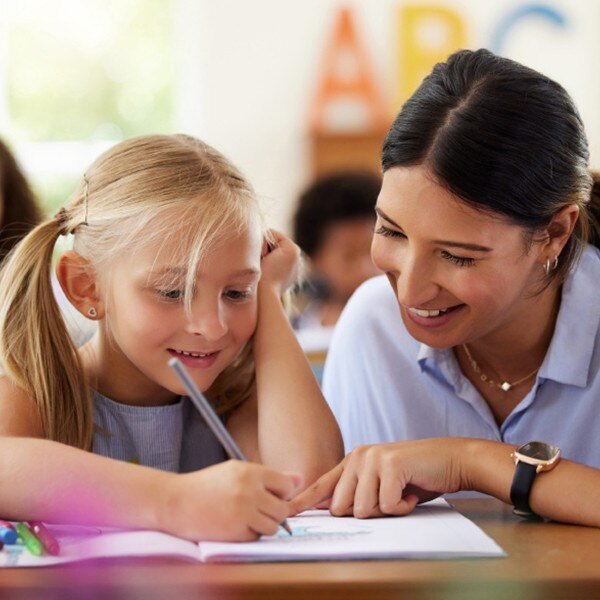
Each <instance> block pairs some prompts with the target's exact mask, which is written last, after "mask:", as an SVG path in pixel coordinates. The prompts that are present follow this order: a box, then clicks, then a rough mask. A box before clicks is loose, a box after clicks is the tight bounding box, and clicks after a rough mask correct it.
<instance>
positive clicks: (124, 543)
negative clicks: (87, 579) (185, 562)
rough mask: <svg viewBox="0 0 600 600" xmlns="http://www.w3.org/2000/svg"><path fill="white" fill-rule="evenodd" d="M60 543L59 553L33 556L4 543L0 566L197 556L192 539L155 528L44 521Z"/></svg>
mask: <svg viewBox="0 0 600 600" xmlns="http://www.w3.org/2000/svg"><path fill="white" fill-rule="evenodd" d="M46 527H47V528H48V531H50V533H51V534H52V535H53V536H54V537H55V538H56V539H57V541H58V543H59V544H60V555H59V556H50V555H45V556H33V555H32V554H31V553H30V552H29V551H28V550H27V549H26V548H24V547H23V546H22V545H12V546H4V549H3V550H2V551H0V567H45V566H50V565H57V564H61V563H67V562H75V561H79V560H86V559H90V558H106V557H115V556H119V557H120V556H164V555H169V556H179V557H182V558H188V559H192V560H194V561H196V562H198V560H199V556H198V547H197V545H196V544H194V543H193V542H188V541H187V540H182V539H179V538H176V537H174V536H172V535H168V534H166V533H160V532H158V531H123V530H120V529H110V528H106V527H88V526H82V525H48V524H47V525H46Z"/></svg>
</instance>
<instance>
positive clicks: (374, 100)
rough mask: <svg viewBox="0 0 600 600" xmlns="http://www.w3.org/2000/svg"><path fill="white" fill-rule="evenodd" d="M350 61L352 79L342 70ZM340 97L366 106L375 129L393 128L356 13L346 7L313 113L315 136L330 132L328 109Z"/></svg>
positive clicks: (324, 66) (340, 15)
mask: <svg viewBox="0 0 600 600" xmlns="http://www.w3.org/2000/svg"><path fill="white" fill-rule="evenodd" d="M347 58H350V59H351V61H352V63H353V64H352V67H353V69H352V71H353V73H352V75H351V76H350V77H349V76H348V74H347V72H344V69H343V68H342V65H343V62H342V61H343V60H344V59H347ZM340 97H344V98H351V99H353V100H358V101H359V102H360V103H361V104H363V105H364V107H365V109H366V111H367V112H368V115H369V119H370V121H371V129H372V130H379V129H385V128H386V127H387V126H388V125H389V122H388V117H387V115H386V110H385V103H384V101H383V98H382V97H381V94H380V92H379V90H378V89H377V86H376V85H375V80H374V77H373V71H372V69H371V65H370V63H369V60H368V56H367V52H366V50H365V47H364V46H363V45H362V44H361V41H360V39H359V37H358V34H357V30H356V25H355V22H354V17H353V14H352V12H351V11H350V9H349V8H346V7H344V8H341V9H340V11H339V13H338V17H337V22H336V24H335V28H334V31H333V36H332V38H331V40H330V43H329V45H328V47H327V49H326V51H325V55H324V57H323V63H322V67H321V78H320V81H319V84H318V87H317V93H316V95H315V97H314V100H313V103H312V106H311V110H310V114H309V119H310V121H309V122H310V130H311V133H312V134H319V133H326V132H327V123H326V122H325V120H326V119H325V116H326V111H327V107H328V105H329V104H330V103H331V102H333V101H335V100H337V99H339V98H340Z"/></svg>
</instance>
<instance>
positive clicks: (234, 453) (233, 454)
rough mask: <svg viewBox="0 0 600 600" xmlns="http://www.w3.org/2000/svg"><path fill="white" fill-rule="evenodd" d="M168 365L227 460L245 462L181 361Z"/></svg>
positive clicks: (282, 525) (290, 531) (173, 361)
mask: <svg viewBox="0 0 600 600" xmlns="http://www.w3.org/2000/svg"><path fill="white" fill-rule="evenodd" d="M168 364H169V367H171V369H173V371H175V374H176V375H177V377H179V379H180V380H181V383H183V386H184V387H185V389H186V390H187V393H188V394H189V397H190V400H191V401H192V403H193V404H194V406H195V407H196V408H197V409H198V412H199V413H200V414H201V415H202V417H203V418H204V420H205V421H206V424H207V425H208V426H209V427H210V429H211V431H212V432H213V433H214V434H215V437H216V438H217V439H218V440H219V442H221V445H222V446H223V448H224V449H225V452H226V453H227V456H229V458H235V459H237V460H243V461H245V460H246V457H245V456H244V455H243V454H242V451H241V450H240V449H239V447H238V445H237V444H236V443H235V441H234V439H233V438H232V437H231V435H230V433H229V431H227V429H226V428H225V425H223V422H222V421H221V419H219V416H218V415H217V413H216V412H215V411H214V409H213V407H212V406H211V405H210V404H209V402H208V400H207V399H206V398H205V397H204V394H203V393H202V392H201V391H200V390H199V389H198V386H197V385H196V384H195V382H194V380H193V379H192V378H191V377H190V374H189V373H188V372H187V369H186V368H185V367H184V366H183V364H182V363H181V361H179V360H178V359H177V358H171V360H169V363H168ZM280 525H281V527H283V529H285V530H286V531H287V532H288V533H289V534H290V535H292V529H291V527H290V526H289V525H288V522H287V521H286V520H283V521H282V522H281V523H280Z"/></svg>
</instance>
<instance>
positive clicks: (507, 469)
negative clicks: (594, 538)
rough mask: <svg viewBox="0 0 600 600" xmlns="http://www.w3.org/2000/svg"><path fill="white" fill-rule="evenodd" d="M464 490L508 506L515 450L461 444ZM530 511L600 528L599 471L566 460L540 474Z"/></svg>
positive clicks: (478, 443) (497, 444)
mask: <svg viewBox="0 0 600 600" xmlns="http://www.w3.org/2000/svg"><path fill="white" fill-rule="evenodd" d="M462 443H463V448H462V449H460V450H459V454H460V456H461V478H462V485H461V487H462V488H463V489H470V490H477V491H480V492H484V493H486V494H490V495H492V496H495V497H496V498H499V499H500V500H503V501H504V502H507V503H508V504H510V503H511V501H510V488H511V485H512V480H513V477H514V473H515V461H514V459H513V458H512V457H511V456H510V455H511V452H513V450H514V449H515V446H512V445H510V444H503V443H501V442H491V441H486V440H475V439H473V440H462ZM529 505H530V506H531V509H532V510H533V511H534V512H535V513H537V514H539V515H541V516H543V517H546V518H548V519H553V520H556V521H563V522H567V523H577V524H581V525H592V526H596V527H600V470H599V469H594V468H592V467H587V466H585V465H582V464H579V463H574V462H571V461H568V460H564V459H563V460H561V461H560V462H559V463H558V464H557V465H556V467H554V469H552V470H551V471H547V472H544V473H539V474H538V475H537V476H536V478H535V481H534V483H533V486H532V488H531V493H530V496H529Z"/></svg>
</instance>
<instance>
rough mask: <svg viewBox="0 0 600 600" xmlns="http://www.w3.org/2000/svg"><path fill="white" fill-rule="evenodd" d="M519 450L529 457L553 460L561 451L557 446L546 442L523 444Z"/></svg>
mask: <svg viewBox="0 0 600 600" xmlns="http://www.w3.org/2000/svg"><path fill="white" fill-rule="evenodd" d="M517 452H518V453H519V454H522V455H523V456H528V457H529V458H536V459H538V460H552V459H553V458H554V457H555V456H556V455H557V454H558V452H559V449H558V447H557V446H553V445H552V444H545V443H544V442H529V443H528V444H524V445H523V446H521V447H520V448H519V449H518V450H517Z"/></svg>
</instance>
